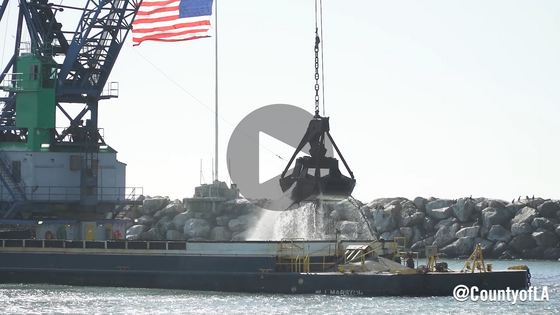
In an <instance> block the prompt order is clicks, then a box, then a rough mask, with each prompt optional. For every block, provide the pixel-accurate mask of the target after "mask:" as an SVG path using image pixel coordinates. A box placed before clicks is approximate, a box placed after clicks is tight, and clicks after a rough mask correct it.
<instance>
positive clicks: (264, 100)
mask: <svg viewBox="0 0 560 315" xmlns="http://www.w3.org/2000/svg"><path fill="white" fill-rule="evenodd" d="M218 1H219V8H218V10H219V11H218V19H219V20H218V23H219V24H218V36H219V37H218V40H219V91H220V92H219V104H220V116H221V119H220V132H221V133H220V144H219V148H220V159H221V161H220V170H219V175H220V176H219V177H220V179H222V180H227V179H228V175H227V172H226V161H225V160H226V159H225V153H226V149H227V142H228V140H229V137H230V135H231V132H232V131H233V129H234V127H235V126H236V124H237V123H238V122H239V121H240V120H241V119H243V117H244V116H246V115H247V114H249V113H250V112H252V111H253V110H255V109H257V108H259V107H261V106H264V105H268V104H276V103H284V104H292V105H296V106H299V107H302V108H304V109H306V110H308V111H309V112H312V111H313V109H314V83H315V82H314V52H313V44H314V31H315V25H314V24H315V21H314V1H313V0H284V1H262V0H261V1H258V0H237V1H223V0H218ZM12 2H14V3H12V4H11V6H12V7H11V8H10V12H11V13H13V12H14V11H15V10H14V8H15V1H12ZM57 2H58V1H57ZM72 3H73V4H74V1H72ZM323 11H324V12H323V18H324V22H323V33H324V34H323V35H324V37H323V43H324V57H325V58H324V67H325V105H326V115H327V116H330V117H331V134H332V135H333V137H334V139H335V140H336V142H337V144H338V146H339V148H340V149H341V151H342V153H343V154H344V157H345V158H346V160H347V162H348V164H349V165H350V167H351V168H352V171H353V172H354V174H355V176H356V179H357V186H356V189H355V191H354V196H355V197H356V198H357V199H360V200H362V201H365V202H367V201H371V200H372V199H375V198H379V197H396V196H402V197H407V198H414V197H415V196H424V197H430V196H434V197H439V198H459V197H463V196H469V195H472V196H473V197H477V196H484V197H492V198H502V199H506V200H511V199H513V198H517V197H518V196H519V195H522V196H525V195H529V196H532V195H533V194H534V195H535V196H542V197H545V198H560V152H559V151H560V150H559V148H558V146H559V145H558V143H557V139H559V138H560V124H559V123H558V120H559V117H560V88H559V87H560V20H559V19H558V15H559V14H560V2H558V1H552V0H550V1H534V0H533V1H449V0H447V1H373V0H368V1H366V0H360V1H328V0H325V1H324V3H323ZM15 21H16V17H15V15H13V14H12V16H11V17H10V19H9V22H6V18H4V19H3V21H2V24H0V30H2V31H1V32H0V39H1V41H2V43H3V44H4V45H5V43H6V42H9V39H10V38H11V27H13V26H14V24H15ZM6 23H8V24H9V25H10V27H7V26H6ZM65 28H70V29H74V28H75V26H74V25H72V26H69V25H66V26H65ZM213 31H214V29H213V30H212V32H213ZM2 37H5V39H2ZM214 40H215V38H214V37H212V38H205V39H198V40H194V41H185V42H178V43H159V42H145V43H143V44H141V45H140V46H138V47H134V48H133V47H132V38H131V36H129V38H128V39H127V44H126V45H125V47H124V48H123V50H122V52H121V54H120V57H119V59H118V61H117V64H116V66H115V68H114V70H113V73H112V75H111V78H110V81H118V82H119V84H120V95H119V98H118V99H113V100H109V101H103V102H102V103H101V105H100V110H99V113H100V118H99V120H100V122H99V126H100V127H102V128H104V134H105V140H106V141H107V142H108V144H109V145H111V146H113V147H114V148H115V149H116V150H117V151H118V152H119V153H118V158H119V160H120V161H122V162H124V163H127V164H128V167H127V186H141V187H143V188H144V192H145V194H147V195H168V196H170V197H171V198H183V197H190V196H192V194H193V193H194V187H195V186H197V185H198V184H199V183H200V164H201V160H202V164H203V169H202V173H203V175H204V181H205V182H206V183H208V182H210V181H211V179H212V173H211V170H212V158H213V156H214V113H213V108H214ZM8 47H11V46H8ZM8 49H10V48H8ZM10 53H11V52H10V51H4V52H3V53H2V67H3V66H4V65H5V63H6V61H7V59H8V58H9V57H10ZM79 109H81V108H80V107H78V108H77V109H76V110H79ZM60 122H61V123H59V125H63V126H66V121H63V120H60ZM304 131H305V130H302V136H303V133H304ZM263 145H264V146H265V147H266V148H267V149H268V150H270V151H272V152H274V153H275V154H278V155H280V156H281V157H283V158H284V159H286V160H287V159H288V158H289V157H290V155H291V154H292V153H293V152H292V151H291V150H290V149H289V148H286V147H285V146H283V145H279V144H274V141H266V143H264V144H263ZM268 150H263V154H262V157H261V158H263V159H266V161H267V162H266V163H261V164H267V165H268V168H267V169H265V170H262V171H263V172H266V173H267V174H278V173H280V172H281V171H282V170H283V168H284V166H285V163H286V161H282V160H280V159H278V158H277V157H276V156H275V155H274V154H272V153H271V152H270V151H268Z"/></svg>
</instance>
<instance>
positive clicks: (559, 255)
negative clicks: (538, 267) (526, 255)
mask: <svg viewBox="0 0 560 315" xmlns="http://www.w3.org/2000/svg"><path fill="white" fill-rule="evenodd" d="M543 258H544V259H551V260H558V259H560V247H549V248H547V249H545V251H544V253H543Z"/></svg>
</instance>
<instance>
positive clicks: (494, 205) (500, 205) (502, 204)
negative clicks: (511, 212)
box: [488, 199, 507, 208]
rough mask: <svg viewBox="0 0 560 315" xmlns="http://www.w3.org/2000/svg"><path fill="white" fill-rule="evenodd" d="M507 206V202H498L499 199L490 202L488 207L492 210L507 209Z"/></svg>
mask: <svg viewBox="0 0 560 315" xmlns="http://www.w3.org/2000/svg"><path fill="white" fill-rule="evenodd" d="M506 205H507V202H505V201H503V200H497V199H491V200H488V207H490V208H505V207H506Z"/></svg>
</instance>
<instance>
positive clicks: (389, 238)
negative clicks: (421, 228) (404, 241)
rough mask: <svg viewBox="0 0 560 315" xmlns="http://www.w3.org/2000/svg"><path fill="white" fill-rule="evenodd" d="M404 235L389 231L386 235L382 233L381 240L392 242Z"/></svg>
mask: <svg viewBox="0 0 560 315" xmlns="http://www.w3.org/2000/svg"><path fill="white" fill-rule="evenodd" d="M401 236H402V234H401V232H400V231H399V230H394V231H387V232H385V233H382V234H381V236H380V238H381V239H384V240H387V241H392V240H394V239H395V237H401Z"/></svg>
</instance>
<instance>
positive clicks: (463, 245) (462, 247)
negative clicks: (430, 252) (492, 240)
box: [440, 237, 474, 257]
mask: <svg viewBox="0 0 560 315" xmlns="http://www.w3.org/2000/svg"><path fill="white" fill-rule="evenodd" d="M473 246H474V238H472V237H461V238H460V239H458V240H456V241H455V242H453V243H451V244H449V245H447V246H445V247H443V248H442V249H441V250H440V251H441V252H442V253H444V254H447V255H448V256H451V257H453V256H461V255H470V254H471V253H472V251H473Z"/></svg>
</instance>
